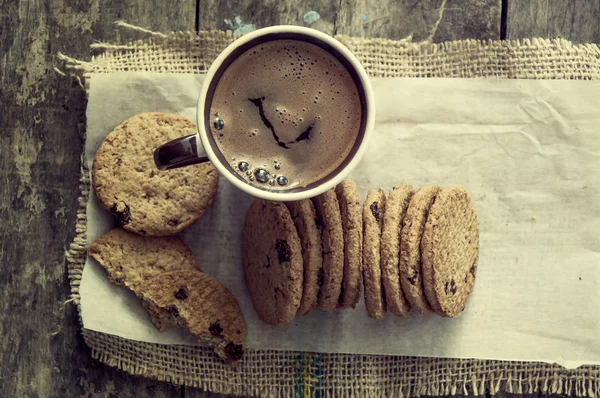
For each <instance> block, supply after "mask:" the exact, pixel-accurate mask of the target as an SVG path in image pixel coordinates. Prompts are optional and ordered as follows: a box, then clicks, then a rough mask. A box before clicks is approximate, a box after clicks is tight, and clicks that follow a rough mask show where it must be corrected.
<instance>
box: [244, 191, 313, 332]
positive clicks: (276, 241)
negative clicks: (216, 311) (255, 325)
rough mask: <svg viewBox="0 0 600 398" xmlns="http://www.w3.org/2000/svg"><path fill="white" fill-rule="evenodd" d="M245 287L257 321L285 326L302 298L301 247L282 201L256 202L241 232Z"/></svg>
mask: <svg viewBox="0 0 600 398" xmlns="http://www.w3.org/2000/svg"><path fill="white" fill-rule="evenodd" d="M242 240H243V257H244V270H245V273H246V286H247V287H248V291H249V293H250V299H251V300H252V304H253V305H254V309H255V310H256V312H257V314H258V316H259V317H260V319H262V320H263V321H265V322H266V323H268V324H270V325H287V324H288V323H290V322H291V321H292V319H294V316H295V315H296V313H297V312H298V308H299V307H300V300H301V298H302V281H303V265H302V262H303V260H302V246H301V244H300V238H299V237H298V232H297V231H296V227H295V226H294V222H293V220H292V216H291V215H290V211H289V210H288V208H287V207H286V205H285V204H283V203H282V202H272V201H267V200H262V199H257V200H255V201H254V202H253V203H252V204H251V205H250V208H249V209H248V212H247V213H246V221H245V224H244V231H243V237H242Z"/></svg>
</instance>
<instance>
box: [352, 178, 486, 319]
mask: <svg viewBox="0 0 600 398" xmlns="http://www.w3.org/2000/svg"><path fill="white" fill-rule="evenodd" d="M369 213H370V214H369ZM363 219H364V223H365V229H364V231H365V240H364V242H365V249H364V255H363V268H364V275H365V305H366V307H367V312H368V313H369V316H370V317H372V318H375V319H381V318H383V317H384V315H385V312H386V309H388V310H389V311H390V312H391V313H392V314H394V315H396V316H400V317H407V316H409V314H410V313H411V312H412V311H419V312H422V313H426V312H435V313H437V314H438V315H442V316H447V317H456V316H458V315H459V314H460V313H461V312H462V311H463V310H464V308H465V306H466V304H467V299H468V298H469V296H470V294H471V292H472V290H473V285H474V281H475V276H476V273H477V265H478V259H479V225H478V222H477V215H476V213H475V209H474V207H473V203H472V200H471V198H470V196H469V193H468V192H467V190H466V189H465V188H463V187H459V186H448V187H439V186H426V187H422V188H420V189H418V190H417V191H416V192H415V191H414V190H413V188H412V186H410V185H407V184H402V185H398V186H396V187H394V189H393V190H392V191H391V192H390V193H389V195H388V196H387V198H386V196H385V193H384V192H383V190H381V189H380V190H376V191H375V190H373V191H369V193H368V194H367V199H366V201H365V204H364V209H363Z"/></svg>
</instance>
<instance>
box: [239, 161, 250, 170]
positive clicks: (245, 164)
mask: <svg viewBox="0 0 600 398" xmlns="http://www.w3.org/2000/svg"><path fill="white" fill-rule="evenodd" d="M249 167H250V165H249V164H248V162H239V163H238V169H240V171H248V168H249Z"/></svg>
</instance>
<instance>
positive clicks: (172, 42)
mask: <svg viewBox="0 0 600 398" xmlns="http://www.w3.org/2000/svg"><path fill="white" fill-rule="evenodd" d="M118 24H119V25H120V26H122V27H126V28H130V29H135V30H138V31H141V32H144V33H147V34H149V35H151V37H150V38H149V39H147V40H141V41H138V42H135V43H129V44H126V45H115V44H109V43H96V44H94V45H92V49H93V50H95V51H100V53H99V54H97V55H95V56H94V57H93V58H92V60H91V61H89V62H84V61H80V60H76V59H73V58H70V57H68V56H66V55H63V54H59V58H60V59H61V60H63V61H64V63H65V69H66V71H67V73H68V74H70V75H72V76H74V77H75V78H77V79H78V81H79V83H80V84H81V85H82V87H83V86H84V83H86V82H87V81H88V80H87V79H86V77H88V74H89V73H94V72H95V73H102V72H116V71H149V72H159V73H200V72H203V71H206V70H207V68H208V67H209V66H210V63H211V62H212V60H213V59H214V58H215V57H216V56H217V55H218V54H219V53H220V52H221V51H222V49H224V48H225V47H226V46H227V45H228V44H229V43H230V42H231V41H233V40H234V38H235V37H234V36H233V35H232V34H231V32H220V31H219V32H217V31H213V32H199V33H197V34H196V33H193V32H173V33H171V34H162V33H157V32H151V31H147V30H145V29H142V28H138V27H134V26H131V25H127V24H125V23H123V22H119V23H118ZM337 39H338V40H340V41H341V42H342V43H344V44H345V45H346V46H348V47H349V48H350V49H351V50H352V51H353V52H354V53H355V54H356V55H357V57H358V58H359V59H360V61H361V62H362V63H363V65H364V66H365V69H366V70H367V72H368V73H369V74H370V75H371V76H376V77H488V78H489V77H498V78H535V79H598V78H600V50H599V48H598V46H596V45H595V44H585V45H573V44H571V43H570V42H568V41H566V40H562V39H554V40H546V39H531V40H522V41H518V40H517V41H478V40H464V41H457V42H450V43H442V44H431V43H412V42H410V40H400V41H394V40H386V39H357V38H351V37H347V36H338V37H337ZM57 72H59V73H64V72H62V71H61V70H59V69H57ZM82 165H83V166H82V173H81V184H80V189H81V195H80V198H79V209H78V212H77V224H76V236H75V239H74V241H73V242H72V243H71V245H70V247H69V249H68V250H67V252H66V262H67V267H68V275H69V279H70V284H71V299H70V301H72V302H74V303H75V304H77V307H78V309H80V308H79V303H80V296H79V285H80V282H81V277H82V273H83V267H84V264H85V258H86V205H87V200H88V197H89V190H90V178H89V170H87V168H86V167H85V161H84V160H82ZM82 333H83V337H84V339H85V342H86V344H87V345H88V346H89V347H90V348H91V350H92V356H93V357H94V358H95V359H97V360H99V361H101V362H104V363H106V364H108V365H110V366H114V367H116V368H119V369H121V370H125V371H127V372H129V373H131V374H136V375H142V376H146V377H149V378H153V379H157V380H162V381H167V382H172V383H175V384H181V385H187V386H193V387H200V388H202V389H204V390H207V391H212V392H217V393H226V394H236V395H256V396H290V395H292V394H294V395H295V396H341V397H353V396H398V397H407V398H409V397H418V396H421V395H455V394H473V395H480V394H483V393H486V392H489V393H491V394H495V393H497V392H500V391H505V392H509V393H519V394H524V393H527V394H532V393H543V394H564V395H576V396H582V397H590V398H596V397H599V396H600V367H598V366H582V367H580V368H578V369H575V370H567V369H564V368H562V367H561V366H558V365H552V364H545V363H532V362H508V361H492V360H469V359H443V358H419V357H399V356H379V355H349V354H318V353H303V352H295V351H270V350H248V352H247V353H246V356H245V358H244V360H243V361H242V362H241V363H240V364H239V365H238V366H237V367H236V368H234V369H232V368H230V367H228V366H226V365H225V364H223V362H222V361H221V360H220V359H219V358H218V357H216V356H215V355H214V353H213V352H212V350H211V349H209V348H205V347H199V346H179V345H163V344H152V343H144V342H139V341H132V340H127V339H123V338H120V337H117V336H112V335H108V334H104V333H98V332H95V331H91V330H87V329H82Z"/></svg>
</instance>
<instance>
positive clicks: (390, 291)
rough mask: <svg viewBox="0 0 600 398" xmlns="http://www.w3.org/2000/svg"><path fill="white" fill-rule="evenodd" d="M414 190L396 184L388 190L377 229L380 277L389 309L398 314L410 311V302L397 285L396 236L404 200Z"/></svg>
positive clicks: (399, 228)
mask: <svg viewBox="0 0 600 398" xmlns="http://www.w3.org/2000/svg"><path fill="white" fill-rule="evenodd" d="M413 193H414V190H413V188H412V186H411V185H408V184H402V185H397V186H395V187H394V189H393V190H392V191H391V192H390V193H389V195H388V198H387V201H386V203H385V213H384V214H383V231H382V232H381V278H382V280H383V291H384V293H385V301H386V304H387V307H388V309H389V311H390V312H391V313H392V314H394V315H396V316H400V317H407V316H408V315H409V314H410V311H411V309H410V304H409V302H408V301H407V300H406V298H405V297H404V292H403V291H402V286H401V285H400V268H399V261H400V235H401V233H402V225H403V224H404V217H405V215H406V209H407V208H408V203H409V202H410V199H411V198H412V195H413Z"/></svg>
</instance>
